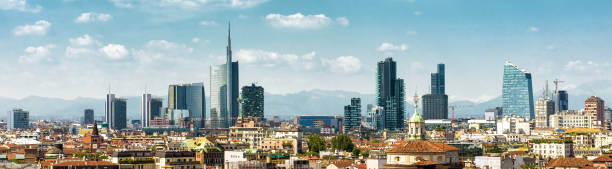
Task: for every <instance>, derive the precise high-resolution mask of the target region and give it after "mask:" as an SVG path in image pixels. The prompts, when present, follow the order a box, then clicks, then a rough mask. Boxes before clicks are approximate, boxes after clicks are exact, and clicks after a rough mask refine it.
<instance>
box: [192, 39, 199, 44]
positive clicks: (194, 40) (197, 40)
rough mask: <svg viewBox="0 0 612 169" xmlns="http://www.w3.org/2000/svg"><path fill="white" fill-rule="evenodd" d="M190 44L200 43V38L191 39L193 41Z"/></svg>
mask: <svg viewBox="0 0 612 169" xmlns="http://www.w3.org/2000/svg"><path fill="white" fill-rule="evenodd" d="M191 42H193V43H198V42H200V38H193V39H191Z"/></svg>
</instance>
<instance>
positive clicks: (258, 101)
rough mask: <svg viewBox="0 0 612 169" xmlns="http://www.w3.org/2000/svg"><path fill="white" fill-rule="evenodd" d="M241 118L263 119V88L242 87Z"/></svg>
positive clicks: (252, 85) (254, 86) (253, 85)
mask: <svg viewBox="0 0 612 169" xmlns="http://www.w3.org/2000/svg"><path fill="white" fill-rule="evenodd" d="M240 97H241V99H240V101H241V102H242V108H241V111H242V114H241V116H242V117H260V118H264V88H263V87H261V86H256V85H255V84H251V85H250V86H243V87H242V95H241V96H240Z"/></svg>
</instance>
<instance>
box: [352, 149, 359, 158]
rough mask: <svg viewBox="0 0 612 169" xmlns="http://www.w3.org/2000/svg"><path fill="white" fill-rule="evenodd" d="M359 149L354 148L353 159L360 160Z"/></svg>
mask: <svg viewBox="0 0 612 169" xmlns="http://www.w3.org/2000/svg"><path fill="white" fill-rule="evenodd" d="M359 152H361V151H359V149H358V148H354V149H353V158H358V157H359Z"/></svg>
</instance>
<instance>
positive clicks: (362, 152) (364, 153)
mask: <svg viewBox="0 0 612 169" xmlns="http://www.w3.org/2000/svg"><path fill="white" fill-rule="evenodd" d="M359 154H360V155H361V156H362V157H363V158H368V157H369V156H370V150H361V152H359Z"/></svg>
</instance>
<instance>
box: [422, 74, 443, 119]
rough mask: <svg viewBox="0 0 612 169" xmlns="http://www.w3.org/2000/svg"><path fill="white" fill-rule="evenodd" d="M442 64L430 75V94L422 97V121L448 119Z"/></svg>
mask: <svg viewBox="0 0 612 169" xmlns="http://www.w3.org/2000/svg"><path fill="white" fill-rule="evenodd" d="M445 78H446V77H445V73H444V64H442V63H440V64H438V72H437V73H432V74H431V94H426V95H423V119H425V120H428V119H448V95H446V93H445V88H446V86H445V85H446V84H445Z"/></svg>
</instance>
